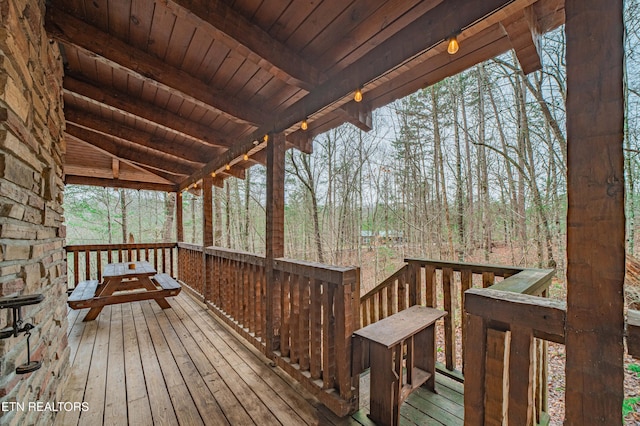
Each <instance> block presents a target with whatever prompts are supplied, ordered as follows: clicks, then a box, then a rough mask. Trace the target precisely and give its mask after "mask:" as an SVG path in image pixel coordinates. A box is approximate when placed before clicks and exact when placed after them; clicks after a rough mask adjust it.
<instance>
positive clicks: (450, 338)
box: [442, 268, 456, 370]
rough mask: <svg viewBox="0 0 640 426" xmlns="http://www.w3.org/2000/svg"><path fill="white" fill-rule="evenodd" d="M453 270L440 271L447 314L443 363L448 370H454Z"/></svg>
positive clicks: (445, 318)
mask: <svg viewBox="0 0 640 426" xmlns="http://www.w3.org/2000/svg"><path fill="white" fill-rule="evenodd" d="M452 275H453V270H452V269H451V268H444V269H443V270H442V292H443V295H444V310H445V311H447V312H448V314H447V315H446V316H445V317H444V344H445V351H444V352H445V362H446V366H447V369H448V370H454V369H455V367H456V365H455V362H456V356H455V355H456V353H455V351H456V342H455V324H454V321H455V305H454V304H453V297H452V296H453V295H454V294H455V292H454V291H453V280H452Z"/></svg>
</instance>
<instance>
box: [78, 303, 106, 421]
mask: <svg viewBox="0 0 640 426" xmlns="http://www.w3.org/2000/svg"><path fill="white" fill-rule="evenodd" d="M107 308H109V309H107ZM107 308H105V309H104V310H103V311H102V316H101V317H100V318H99V319H97V320H96V321H97V323H98V328H97V331H96V341H95V344H94V347H93V354H92V357H91V366H90V367H89V375H88V377H87V387H86V391H85V394H84V398H83V399H82V401H84V402H86V403H87V404H88V405H89V409H88V410H87V411H83V412H82V413H80V421H79V423H78V424H79V425H87V426H94V425H97V424H102V423H103V421H104V401H105V393H106V389H107V362H108V360H109V356H108V354H109V330H110V329H111V307H110V306H107Z"/></svg>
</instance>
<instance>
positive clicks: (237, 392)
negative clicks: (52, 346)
mask: <svg viewBox="0 0 640 426" xmlns="http://www.w3.org/2000/svg"><path fill="white" fill-rule="evenodd" d="M151 302H152V301H143V302H134V303H126V304H122V305H117V306H115V307H108V309H107V308H105V310H104V311H103V313H102V314H101V315H100V316H99V317H98V319H97V320H96V321H91V322H86V323H85V322H83V321H81V319H82V317H83V316H84V315H83V314H84V313H86V310H78V311H69V319H68V321H69V326H68V338H69V345H70V350H71V354H72V358H71V359H72V362H73V364H72V366H71V368H70V371H71V372H70V376H69V379H68V382H67V384H66V387H65V390H64V393H63V399H64V400H67V401H87V402H89V401H91V402H90V411H91V412H92V413H89V412H87V413H78V412H75V413H74V412H69V413H64V412H61V413H59V415H58V417H57V419H56V424H59V425H64V426H67V425H74V424H77V423H78V420H79V421H80V423H81V424H84V423H86V424H89V423H90V424H91V425H94V424H95V425H99V424H116V423H118V424H125V423H127V422H128V424H131V425H136V426H138V425H151V424H153V425H157V424H160V425H163V424H164V425H178V424H187V425H189V426H191V424H204V423H206V422H207V421H210V423H211V424H223V422H224V419H227V420H228V421H229V423H230V424H231V425H232V426H233V425H242V426H244V425H251V424H258V425H260V426H270V425H303V424H315V425H337V426H353V425H363V426H371V425H373V423H372V422H371V421H370V420H369V419H368V417H367V413H368V407H366V406H363V405H362V404H361V406H363V407H364V408H363V409H362V410H360V411H358V412H357V413H356V414H354V415H353V416H351V417H345V418H339V417H337V416H335V415H334V414H333V413H331V412H330V411H329V410H328V409H327V408H326V407H324V406H322V405H321V404H320V403H319V402H318V401H317V400H316V399H315V398H313V397H312V396H311V395H310V394H309V393H308V392H307V391H306V390H305V389H304V388H303V387H302V386H301V385H300V384H298V383H296V382H294V381H293V379H290V378H289V377H288V375H287V374H286V373H284V372H283V371H281V370H280V369H277V368H272V367H270V366H269V359H268V358H267V357H265V356H264V355H263V354H262V353H260V352H259V351H258V350H257V349H256V348H254V347H253V346H251V345H250V344H249V343H248V342H244V341H242V340H241V337H239V336H238V335H237V334H235V332H233V331H232V330H231V329H230V327H228V326H227V325H226V324H223V323H222V322H221V321H220V320H219V319H217V318H215V316H213V315H212V314H211V313H210V312H207V310H206V309H205V308H204V306H203V305H202V303H200V302H199V301H198V300H195V299H192V298H191V297H190V296H189V295H187V294H186V293H182V294H180V295H178V296H176V297H175V298H173V299H172V302H171V305H172V307H173V309H167V310H161V309H160V308H159V307H158V306H156V305H155V304H152V303H151ZM107 313H108V314H107ZM105 331H106V333H105ZM100 369H102V371H103V377H102V378H101V377H100V375H97V376H96V373H97V372H98V371H99V370H100ZM112 374H113V375H112ZM94 376H96V377H97V380H96V381H95V383H94ZM123 379H124V385H125V386H124V387H123V385H122V382H123ZM101 381H102V391H100V382H101ZM363 382H365V383H366V375H365V376H364V380H362V381H361V391H362V392H361V401H363V402H365V403H366V402H367V401H368V386H367V387H366V389H364V390H363V389H362V383H363ZM436 382H437V389H438V392H439V393H438V394H437V395H436V394H432V393H431V392H429V391H428V390H425V389H418V390H417V391H415V392H414V393H412V395H410V396H409V398H408V400H407V402H405V404H403V406H402V408H401V425H403V426H410V425H416V424H419V425H432V424H433V425H438V426H440V425H441V424H447V425H449V424H453V425H456V424H462V414H463V407H462V400H463V397H462V385H461V384H460V383H458V382H454V381H451V380H450V379H448V378H447V377H444V376H441V375H437V377H436ZM367 384H368V383H367ZM100 392H102V398H100ZM100 401H101V402H100ZM118 401H119V402H118ZM212 401H216V402H217V404H219V409H217V410H216V411H218V410H219V413H218V417H216V416H212V415H210V414H209V412H210V411H211V409H210V404H211V402H212ZM214 407H215V405H214ZM117 408H119V409H120V412H116V409H117ZM127 412H128V419H127V418H124V417H123V416H125V415H126V414H127ZM425 413H428V415H427V414H425ZM220 418H223V420H222V422H220ZM429 418H432V420H429ZM123 419H124V420H123ZM194 419H196V420H195V421H194ZM212 419H216V421H213V420H212ZM90 420H95V422H93V421H91V422H90ZM111 420H113V421H111Z"/></svg>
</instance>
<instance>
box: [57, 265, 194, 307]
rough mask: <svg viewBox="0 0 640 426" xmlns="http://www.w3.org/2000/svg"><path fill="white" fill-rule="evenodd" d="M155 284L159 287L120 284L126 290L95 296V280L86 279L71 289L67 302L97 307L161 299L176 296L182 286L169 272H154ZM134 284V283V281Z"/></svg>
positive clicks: (70, 305)
mask: <svg viewBox="0 0 640 426" xmlns="http://www.w3.org/2000/svg"><path fill="white" fill-rule="evenodd" d="M153 281H154V282H155V284H158V285H159V286H160V288H161V289H156V290H151V291H150V290H149V289H144V288H143V289H139V288H138V287H136V285H134V286H131V287H130V288H129V287H127V286H122V287H121V289H123V290H126V291H123V292H118V293H115V294H110V295H106V296H96V292H97V290H98V287H99V285H100V284H99V282H98V281H97V280H87V281H82V282H80V283H78V285H77V286H76V288H75V289H74V290H73V292H72V293H71V295H70V296H69V298H68V299H67V304H68V305H69V307H70V308H71V309H85V308H97V307H101V306H105V305H115V304H118V303H127V302H137V301H140V300H147V299H156V300H161V299H164V298H165V297H169V296H177V295H178V294H179V293H180V291H181V290H182V287H181V286H180V283H178V281H176V280H175V279H173V278H172V277H171V276H170V275H169V274H156V275H155V276H154V277H153ZM134 284H135V283H134Z"/></svg>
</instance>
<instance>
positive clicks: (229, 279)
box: [178, 243, 360, 416]
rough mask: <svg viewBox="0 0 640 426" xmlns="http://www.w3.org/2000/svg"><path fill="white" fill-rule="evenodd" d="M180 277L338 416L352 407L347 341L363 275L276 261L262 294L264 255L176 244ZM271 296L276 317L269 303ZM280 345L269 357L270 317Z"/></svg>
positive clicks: (354, 404)
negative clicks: (270, 282) (269, 283)
mask: <svg viewBox="0 0 640 426" xmlns="http://www.w3.org/2000/svg"><path fill="white" fill-rule="evenodd" d="M178 256H179V263H180V268H179V278H180V280H181V281H182V282H183V283H184V284H185V286H184V287H185V288H187V289H190V290H191V291H192V292H195V293H197V294H198V295H199V296H200V297H201V298H202V300H203V301H204V302H205V303H206V304H207V306H208V307H209V308H210V310H211V311H212V312H213V313H215V314H216V315H217V316H218V317H219V318H221V319H222V320H223V321H225V322H226V323H227V324H228V325H229V326H231V327H232V328H234V330H236V331H237V332H238V333H239V334H240V335H242V336H243V337H245V338H246V339H247V340H248V341H249V342H251V343H252V344H253V345H254V346H255V347H256V348H258V349H259V350H260V351H262V352H263V353H265V354H266V355H267V356H269V357H270V358H272V359H273V360H274V361H275V363H276V364H277V365H278V366H279V367H281V368H282V369H284V370H285V371H287V372H288V373H289V374H290V375H291V376H292V377H293V378H294V379H296V380H298V381H299V382H300V383H302V385H304V386H305V388H307V389H308V390H310V391H311V392H312V393H313V394H314V395H315V396H316V397H317V398H318V399H319V400H320V401H321V402H322V403H323V404H325V405H326V406H327V407H328V408H329V409H331V410H332V411H334V412H335V413H336V414H338V415H341V416H343V415H346V414H347V413H349V412H351V411H353V410H354V409H355V408H356V407H357V400H358V395H357V392H356V389H357V383H356V381H357V376H356V377H354V376H353V375H352V373H351V335H352V333H353V332H354V331H355V330H356V329H357V328H358V327H359V318H360V315H359V311H358V309H359V303H358V295H359V294H360V270H359V269H358V268H354V267H338V266H329V265H323V264H320V263H312V262H305V261H300V260H292V259H285V258H278V259H274V261H273V270H274V271H275V273H276V274H277V280H276V285H275V286H274V287H273V288H271V289H269V291H267V290H268V289H267V288H266V276H265V269H266V258H265V257H264V256H260V255H256V254H252V253H246V252H242V251H237V250H228V249H224V248H220V247H206V248H204V249H203V248H202V247H201V246H196V245H193V244H185V243H179V244H178ZM267 297H273V301H274V303H273V305H274V309H273V312H267V303H266V298H267ZM268 315H271V316H272V317H271V322H272V323H273V331H272V334H273V335H274V336H275V339H274V341H275V342H276V343H277V344H276V345H275V347H274V351H273V352H272V353H267V349H266V344H265V343H266V337H267V336H268V335H269V333H268V332H267V331H268V330H266V326H267V324H268V322H267V316H268Z"/></svg>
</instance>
